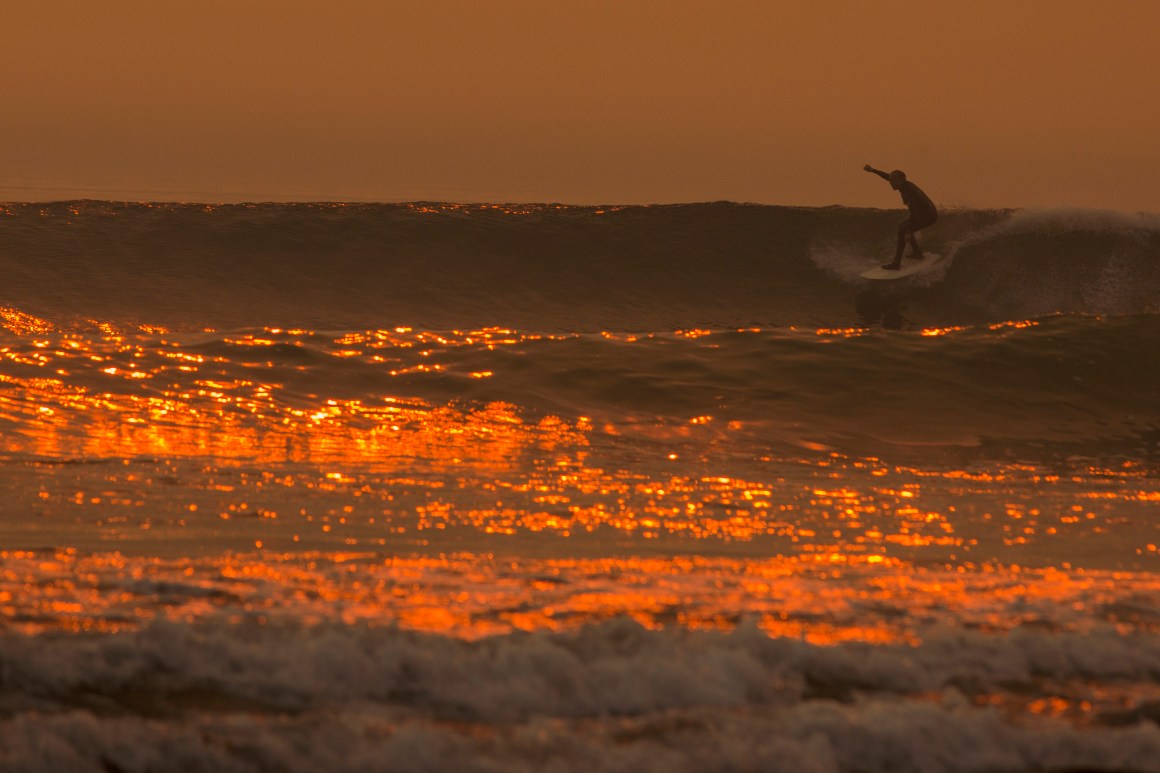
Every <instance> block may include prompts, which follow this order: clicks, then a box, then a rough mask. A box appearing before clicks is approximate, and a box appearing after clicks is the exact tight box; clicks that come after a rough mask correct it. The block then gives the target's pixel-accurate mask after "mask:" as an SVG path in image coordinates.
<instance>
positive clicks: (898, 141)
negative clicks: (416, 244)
mask: <svg viewBox="0 0 1160 773" xmlns="http://www.w3.org/2000/svg"><path fill="white" fill-rule="evenodd" d="M0 10H2V11H3V13H2V16H0V68H2V69H3V72H4V78H3V81H2V83H0V93H2V94H3V95H4V105H3V114H2V116H3V117H2V118H0V153H2V165H0V169H2V170H3V174H2V175H0V186H3V187H0V198H7V199H49V198H61V197H91V198H95V197H107V198H132V199H141V198H154V199H178V200H197V201H236V200H255V199H262V200H269V199H280V200H297V199H357V200H380V201H400V200H411V199H448V200H458V201H483V200H491V201H564V202H573V203H650V202H674V201H704V200H716V199H732V200H736V201H754V202H764V203H784V204H809V205H818V204H849V205H869V206H883V207H893V206H897V196H896V194H894V192H892V191H890V189H889V188H888V187H887V186H886V185H885V183H883V182H882V181H880V180H878V179H877V178H874V177H871V176H870V175H867V174H865V173H864V172H862V171H861V166H862V164H864V163H867V162H869V163H872V164H874V165H875V166H878V167H881V168H885V169H891V168H901V169H904V170H906V171H907V172H908V174H909V175H910V177H911V179H913V180H915V181H916V182H918V183H919V184H920V185H922V186H923V187H924V188H926V189H927V191H928V192H929V193H930V194H931V195H932V196H933V198H935V200H936V201H938V202H940V203H941V204H943V205H944V206H945V205H965V206H976V207H989V206H999V207H1001V206H1060V205H1063V206H1084V207H1097V208H1116V209H1126V210H1149V211H1157V212H1160V98H1158V89H1160V86H1158V85H1157V84H1158V81H1160V77H1158V76H1160V47H1158V44H1157V40H1158V37H1157V36H1158V35H1160V2H1154V1H1153V0H1140V1H1139V2H1115V1H1114V0H1100V1H1099V2H1096V1H1095V0H1082V2H1072V1H1071V0H1050V1H1047V0H1045V1H1044V2H1029V1H1027V0H1002V1H1001V2H981V1H980V2H972V1H968V0H956V1H955V2H950V1H949V0H948V1H944V0H923V1H922V2H911V1H909V0H907V1H906V2H890V1H883V0H875V1H874V2H862V1H861V0H850V1H849V2H825V1H822V0H803V2H777V1H775V0H767V1H766V2H728V1H726V0H712V1H707V2H682V1H681V0H657V1H655V2H654V1H653V0H616V1H614V2H604V1H602V0H601V1H597V0H586V1H584V2H579V1H577V2H573V1H571V0H529V1H528V2H515V1H508V0H498V1H497V2H484V0H475V1H472V2H466V1H462V0H444V1H438V0H408V1H407V2H395V1H393V0H378V1H373V0H322V1H320V2H301V1H299V0H270V1H268V2H261V1H259V0H228V1H226V2H217V1H212V2H207V1H205V0H203V1H201V2H192V1H189V2H183V1H178V0H173V1H172V2H170V1H169V0H148V1H142V2H126V1H124V0H103V1H102V2H91V1H90V0H57V1H56V2H51V3H46V2H40V1H39V0H27V1H26V2H17V1H16V0H4V1H3V2H2V3H0Z"/></svg>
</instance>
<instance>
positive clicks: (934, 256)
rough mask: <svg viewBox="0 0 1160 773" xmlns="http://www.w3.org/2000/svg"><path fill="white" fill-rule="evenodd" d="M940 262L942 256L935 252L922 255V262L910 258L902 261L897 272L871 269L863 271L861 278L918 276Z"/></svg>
mask: <svg viewBox="0 0 1160 773" xmlns="http://www.w3.org/2000/svg"><path fill="white" fill-rule="evenodd" d="M941 262H942V255H939V254H938V253H936V252H928V253H926V254H925V255H923V258H922V260H911V259H910V258H903V259H902V268H900V269H898V270H897V271H892V270H890V269H888V268H882V267H881V266H879V267H878V268H872V269H870V270H869V271H863V272H862V277H863V278H864V279H902V277H904V276H912V275H914V274H920V273H922V272H923V271H926V270H928V269H929V268H930V267H931V266H934V265H937V264H939V263H941Z"/></svg>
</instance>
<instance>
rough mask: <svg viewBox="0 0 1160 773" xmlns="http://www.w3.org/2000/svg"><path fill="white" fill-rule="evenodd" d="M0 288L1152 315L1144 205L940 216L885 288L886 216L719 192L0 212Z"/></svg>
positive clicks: (436, 313) (304, 311)
mask: <svg viewBox="0 0 1160 773" xmlns="http://www.w3.org/2000/svg"><path fill="white" fill-rule="evenodd" d="M4 214H5V217H4V219H3V221H2V223H3V228H2V229H0V259H2V260H3V265H4V269H5V274H6V276H5V281H4V286H3V288H0V303H3V304H4V305H8V306H13V307H16V308H20V309H22V310H25V311H28V312H30V313H33V314H36V315H39V316H42V317H45V318H47V319H50V320H54V321H64V320H68V319H76V318H95V319H101V320H128V321H144V322H149V323H153V324H162V325H167V326H170V327H178V328H182V327H184V328H193V329H201V328H204V327H215V328H237V327H247V326H270V325H274V326H284V327H285V326H290V327H293V326H300V327H308V328H313V329H339V330H347V329H359V328H377V327H391V326H395V325H408V326H414V327H420V328H429V329H447V328H463V327H467V328H470V327H478V326H480V325H506V326H511V327H516V328H521V329H529V330H569V331H576V330H603V329H613V330H652V331H655V330H673V329H678V328H689V327H697V326H703V327H726V328H729V327H749V326H760V327H768V326H790V325H798V326H813V327H827V326H846V325H855V324H875V325H877V324H882V325H885V326H888V327H890V326H893V327H924V326H946V325H978V324H987V323H993V322H1003V321H1009V320H1013V319H1025V318H1028V317H1038V316H1044V315H1047V314H1086V315H1127V314H1139V313H1156V312H1158V311H1160V294H1158V293H1157V292H1156V288H1157V287H1158V286H1160V218H1157V217H1154V216H1146V215H1134V216H1133V215H1121V214H1116V213H1103V212H1087V211H1051V212H1015V213H1011V212H1006V211H951V212H948V213H945V214H944V215H943V217H942V219H941V220H940V222H939V223H938V224H937V225H936V226H935V227H934V228H932V229H930V231H929V232H928V234H924V235H923V241H924V244H925V245H926V247H927V249H931V250H933V251H936V252H940V253H943V254H944V255H946V256H948V257H949V258H950V260H949V261H948V263H947V267H946V268H945V269H944V270H943V271H942V272H939V273H938V274H937V276H929V277H926V278H925V279H924V280H923V282H925V283H926V285H927V286H925V287H923V286H921V283H919V282H910V283H899V284H903V285H904V286H901V287H893V286H888V287H879V286H870V285H869V283H867V282H866V281H865V280H861V279H860V278H858V274H859V273H860V272H861V271H862V270H865V268H867V267H869V266H872V265H873V264H874V262H875V261H878V262H880V261H881V260H883V259H884V258H886V257H888V256H889V255H890V254H891V253H892V250H893V244H892V242H893V235H894V233H895V228H896V225H897V222H898V220H899V218H900V213H898V212H892V211H881V210H867V209H847V208H841V207H830V208H821V209H818V208H791V207H772V206H755V205H739V204H732V203H713V204H694V205H674V206H634V207H603V208H602V207H571V206H550V205H542V206H514V205H513V206H497V205H478V206H465V205H451V204H399V205H381V204H373V205H371V204H368V205H333V204H301V205H294V204H256V205H236V206H220V207H209V206H198V205H156V204H113V203H99V202H66V203H56V204H46V205H38V204H12V205H8V206H7V207H5V209H4Z"/></svg>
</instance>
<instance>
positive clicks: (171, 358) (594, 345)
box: [0, 310, 1160, 455]
mask: <svg viewBox="0 0 1160 773" xmlns="http://www.w3.org/2000/svg"><path fill="white" fill-rule="evenodd" d="M3 316H4V318H5V321H6V323H7V325H8V327H9V328H10V330H9V331H7V332H4V333H2V334H0V343H3V344H4V346H3V348H2V350H0V381H2V382H3V383H5V384H6V385H7V394H6V396H5V397H4V398H3V400H2V401H0V421H5V422H6V425H7V426H9V427H10V428H11V429H15V430H17V431H28V432H30V433H32V434H34V435H37V434H39V433H40V432H41V429H40V428H41V425H42V424H43V423H44V422H45V421H47V420H48V419H47V418H46V417H55V418H54V421H55V422H64V424H62V425H60V426H57V425H54V426H57V429H60V427H61V426H65V425H68V426H71V424H72V423H73V419H69V418H68V417H73V418H74V419H75V422H76V423H77V427H78V428H79V427H81V426H82V425H84V422H85V421H86V419H85V417H86V416H88V415H89V413H88V411H87V406H89V405H91V404H92V403H93V401H100V402H101V404H102V405H103V406H104V407H105V408H106V409H107V410H112V411H114V413H116V414H117V415H124V416H126V417H139V418H142V417H145V416H148V417H149V419H148V420H149V421H150V422H157V421H159V420H161V418H162V417H164V419H165V421H176V420H177V418H178V417H180V416H185V417H186V418H188V419H189V420H191V421H195V422H209V421H212V420H215V419H214V417H217V419H220V420H225V419H227V418H229V419H230V420H237V421H242V422H245V423H246V424H247V425H249V426H251V427H252V428H253V429H256V430H257V429H262V428H269V429H277V428H280V427H283V426H284V425H285V426H293V425H296V424H297V423H298V421H299V419H300V417H301V416H304V415H308V414H310V413H312V412H315V411H318V410H323V411H329V410H330V408H329V407H328V405H329V406H337V405H345V406H349V407H350V411H346V412H344V413H343V415H344V416H347V415H349V416H356V415H362V414H366V415H367V417H368V419H367V420H368V421H370V420H372V418H373V417H374V416H377V414H376V413H374V411H375V410H387V409H388V408H389V409H390V410H392V411H397V410H400V408H399V405H400V403H399V401H400V400H404V401H412V402H415V401H417V402H416V404H421V405H426V406H429V407H430V406H440V405H459V406H464V410H470V408H469V406H473V405H474V406H483V405H489V404H505V405H510V406H517V407H518V410H520V411H522V412H525V414H527V415H530V416H545V415H556V416H561V417H565V418H567V419H569V420H572V421H574V420H577V419H579V418H581V417H586V418H585V420H586V421H587V420H588V419H593V420H595V421H596V423H597V426H600V425H603V424H604V423H607V422H610V423H612V424H615V425H618V426H621V427H622V428H623V427H624V426H628V425H633V424H641V423H645V424H647V423H650V422H657V421H659V422H663V423H676V424H678V425H684V426H688V423H689V422H690V421H693V422H696V423H698V424H700V425H701V426H702V427H703V428H704V429H705V431H709V430H710V429H712V428H719V429H720V431H723V432H724V431H728V432H729V433H731V434H732V435H734V436H738V437H739V436H740V435H746V434H749V435H752V436H753V437H754V438H756V439H759V440H762V441H763V442H788V443H790V444H792V445H801V444H802V443H803V442H806V443H815V444H816V443H822V444H825V445H833V444H848V443H850V442H855V441H857V439H858V438H865V439H872V440H877V441H884V442H887V443H893V444H904V445H905V444H927V445H955V446H974V445H977V444H979V443H985V442H992V441H1002V442H1020V443H1025V442H1033V441H1043V442H1051V443H1065V444H1066V443H1084V442H1089V443H1090V442H1096V441H1103V440H1109V441H1110V440H1122V441H1126V442H1127V443H1128V444H1129V446H1131V448H1133V449H1135V450H1136V451H1142V452H1143V453H1145V455H1150V454H1152V453H1154V452H1155V442H1154V440H1153V439H1152V438H1153V436H1155V435H1157V434H1160V413H1158V409H1157V406H1160V393H1158V389H1160V386H1158V384H1157V382H1156V380H1155V379H1154V378H1149V377H1148V375H1147V374H1150V373H1152V372H1154V371H1155V367H1156V363H1155V357H1154V355H1153V354H1152V352H1153V350H1154V346H1153V342H1154V341H1155V340H1156V339H1157V338H1158V337H1160V315H1149V314H1145V315H1134V316H1126V317H1117V318H1112V319H1099V318H1090V317H1048V318H1044V319H1041V320H1031V321H1023V322H1018V323H1001V324H995V325H988V326H977V327H951V328H929V329H926V330H924V331H922V332H921V333H911V334H898V333H889V332H883V331H874V330H872V329H869V328H839V329H822V330H808V331H797V330H786V329H773V330H762V329H748V330H733V331H710V330H700V329H698V330H690V331H679V332H675V333H649V334H613V333H608V332H604V333H600V334H587V333H568V334H552V335H549V334H535V333H524V332H519V331H513V330H509V329H501V328H489V329H482V330H474V331H454V332H453V331H443V332H432V331H415V330H410V329H406V328H399V329H391V330H369V331H352V332H347V333H327V332H323V331H309V330H282V329H267V330H264V331H253V332H249V333H232V334H226V335H223V334H221V333H187V334H180V333H172V332H168V331H166V332H160V333H159V332H156V331H152V332H149V331H136V332H133V331H125V330H121V329H115V330H114V329H107V330H97V331H90V332H87V333H79V332H76V331H75V330H67V329H66V330H60V329H56V328H52V327H51V325H49V323H47V322H45V321H43V320H37V319H36V318H33V317H30V316H28V315H20V314H18V313H15V312H13V311H12V310H8V311H7V312H4V314H3ZM46 326H47V327H46ZM375 406H379V408H378V409H376V408H375ZM162 409H164V412H163V413H162V414H158V415H154V413H155V412H156V411H158V410H162ZM151 411H152V412H153V413H151ZM380 418H381V417H380ZM133 420H134V421H136V420H137V419H133ZM351 420H353V419H351ZM207 429H208V427H207ZM739 433H740V434H739Z"/></svg>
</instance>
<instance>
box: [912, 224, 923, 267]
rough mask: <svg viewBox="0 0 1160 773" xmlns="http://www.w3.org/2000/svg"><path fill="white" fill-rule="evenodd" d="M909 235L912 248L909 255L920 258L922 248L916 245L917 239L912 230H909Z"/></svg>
mask: <svg viewBox="0 0 1160 773" xmlns="http://www.w3.org/2000/svg"><path fill="white" fill-rule="evenodd" d="M909 235H910V247H911V249H912V250H913V252H912V253H911V255H910V257H912V258H917V259H919V260H922V258H923V254H922V248H921V247H919V246H918V239H916V238H914V231H910V232H909Z"/></svg>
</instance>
